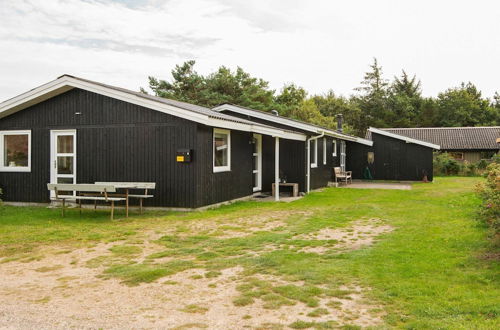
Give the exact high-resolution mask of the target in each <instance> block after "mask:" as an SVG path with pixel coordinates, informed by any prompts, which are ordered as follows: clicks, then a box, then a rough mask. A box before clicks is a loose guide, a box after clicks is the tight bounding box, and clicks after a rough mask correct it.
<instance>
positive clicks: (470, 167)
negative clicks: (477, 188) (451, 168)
mask: <svg viewBox="0 0 500 330" xmlns="http://www.w3.org/2000/svg"><path fill="white" fill-rule="evenodd" d="M477 168H478V166H477V164H476V163H465V164H464V174H465V175H468V176H474V175H477Z"/></svg>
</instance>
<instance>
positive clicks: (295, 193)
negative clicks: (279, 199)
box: [272, 182, 299, 197]
mask: <svg viewBox="0 0 500 330" xmlns="http://www.w3.org/2000/svg"><path fill="white" fill-rule="evenodd" d="M279 185H280V187H292V196H293V197H298V196H299V184H298V183H292V182H287V183H280V184H279ZM272 190H273V196H274V194H275V193H276V186H275V184H274V183H273V187H272ZM280 190H281V189H280Z"/></svg>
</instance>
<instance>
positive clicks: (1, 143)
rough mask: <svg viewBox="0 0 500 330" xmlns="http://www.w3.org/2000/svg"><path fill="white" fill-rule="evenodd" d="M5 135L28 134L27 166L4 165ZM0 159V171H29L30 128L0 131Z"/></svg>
mask: <svg viewBox="0 0 500 330" xmlns="http://www.w3.org/2000/svg"><path fill="white" fill-rule="evenodd" d="M6 135H28V166H15V167H10V166H4V163H3V162H4V157H5V150H4V148H5V136H6ZM0 160H1V163H0V172H31V130H20V131H0Z"/></svg>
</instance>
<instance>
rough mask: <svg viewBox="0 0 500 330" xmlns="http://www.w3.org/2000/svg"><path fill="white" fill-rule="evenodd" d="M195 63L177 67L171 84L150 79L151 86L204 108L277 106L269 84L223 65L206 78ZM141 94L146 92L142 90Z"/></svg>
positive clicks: (157, 91) (168, 95)
mask: <svg viewBox="0 0 500 330" xmlns="http://www.w3.org/2000/svg"><path fill="white" fill-rule="evenodd" d="M195 64H196V62H195V61H187V62H184V63H183V64H182V65H176V66H175V68H174V70H172V81H171V82H169V81H166V80H159V79H157V78H155V77H149V87H150V88H151V90H153V92H154V93H155V95H156V96H160V97H165V98H170V99H174V100H179V101H184V102H189V103H193V104H197V105H201V106H205V107H214V106H216V105H219V104H222V103H232V104H237V105H241V106H245V107H251V108H254V109H260V110H271V109H272V108H273V107H274V90H271V89H269V84H268V82H267V81H264V80H262V79H258V78H254V77H252V76H251V75H250V74H249V73H247V72H245V71H244V70H243V69H242V68H240V67H238V68H237V69H236V71H235V72H233V71H231V69H229V68H227V67H225V66H221V67H219V69H217V71H215V72H213V73H211V74H209V75H207V76H203V75H200V74H198V73H197V72H196V71H195V70H194V65H195ZM141 91H142V92H145V90H144V89H142V88H141Z"/></svg>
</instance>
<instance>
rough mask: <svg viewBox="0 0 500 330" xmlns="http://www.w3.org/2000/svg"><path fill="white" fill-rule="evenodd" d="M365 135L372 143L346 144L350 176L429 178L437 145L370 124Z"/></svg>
mask: <svg viewBox="0 0 500 330" xmlns="http://www.w3.org/2000/svg"><path fill="white" fill-rule="evenodd" d="M366 137H367V138H368V139H370V140H371V141H373V145H372V146H360V145H355V144H348V146H347V151H348V153H349V154H350V155H352V157H350V158H348V162H347V166H348V168H349V169H350V170H352V175H353V178H354V179H373V180H396V181H422V180H424V178H427V180H429V181H432V180H433V174H432V172H433V162H432V157H433V152H434V150H439V149H440V146H439V145H437V144H433V143H429V142H425V141H421V140H417V139H413V138H409V137H406V136H403V135H399V134H395V133H391V132H388V131H386V130H382V129H377V128H374V127H370V128H369V129H368V131H367V134H366Z"/></svg>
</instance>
